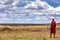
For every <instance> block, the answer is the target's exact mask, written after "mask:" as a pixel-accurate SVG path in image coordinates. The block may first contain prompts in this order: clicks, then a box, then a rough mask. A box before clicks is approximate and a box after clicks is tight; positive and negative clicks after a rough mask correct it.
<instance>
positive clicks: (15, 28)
mask: <svg viewBox="0 0 60 40" xmlns="http://www.w3.org/2000/svg"><path fill="white" fill-rule="evenodd" d="M3 28H10V29H11V30H10V31H8V32H7V30H5V31H3V30H1V29H3ZM8 30H9V29H8ZM1 31H2V32H1ZM49 34H50V25H0V40H60V25H57V33H56V38H50V35H49Z"/></svg>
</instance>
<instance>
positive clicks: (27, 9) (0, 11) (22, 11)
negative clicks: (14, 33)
mask: <svg viewBox="0 0 60 40" xmlns="http://www.w3.org/2000/svg"><path fill="white" fill-rule="evenodd" d="M59 17H60V6H58V7H55V8H54V7H53V6H50V5H49V4H48V3H47V2H46V1H41V0H36V1H33V2H32V1H31V0H30V1H29V0H23V1H22V0H0V23H11V24H13V23H17V24H41V23H50V22H51V19H53V18H54V19H55V20H56V21H57V23H59V22H60V21H59V20H60V18H59Z"/></svg>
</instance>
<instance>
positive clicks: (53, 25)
mask: <svg viewBox="0 0 60 40" xmlns="http://www.w3.org/2000/svg"><path fill="white" fill-rule="evenodd" d="M51 33H53V34H55V33H56V21H52V22H51Z"/></svg>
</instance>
